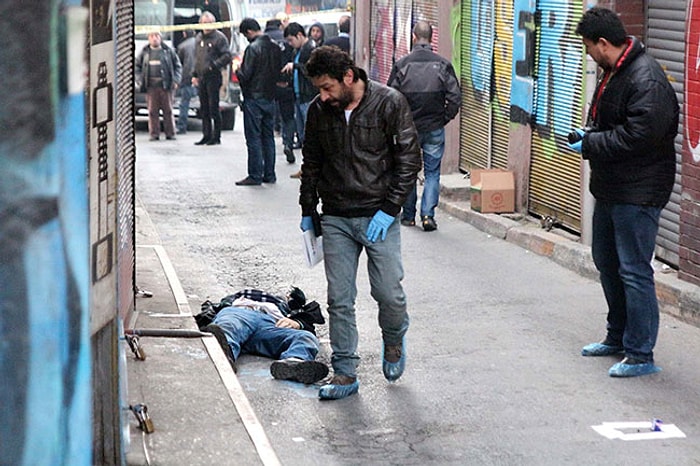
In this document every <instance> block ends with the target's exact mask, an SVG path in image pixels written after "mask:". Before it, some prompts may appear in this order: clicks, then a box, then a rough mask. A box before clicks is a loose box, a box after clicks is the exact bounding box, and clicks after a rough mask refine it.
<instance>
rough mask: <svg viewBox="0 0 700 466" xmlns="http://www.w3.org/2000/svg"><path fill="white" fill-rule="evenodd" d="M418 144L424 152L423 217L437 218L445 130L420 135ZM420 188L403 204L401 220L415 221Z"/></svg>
mask: <svg viewBox="0 0 700 466" xmlns="http://www.w3.org/2000/svg"><path fill="white" fill-rule="evenodd" d="M418 143H419V144H420V147H421V149H422V150H423V175H424V177H425V183H424V184H423V196H422V198H421V204H420V215H421V217H424V216H427V217H435V208H436V207H437V205H438V201H439V199H440V163H441V162H442V156H443V154H444V152H445V128H440V129H436V130H434V131H428V132H424V133H418ZM417 201H418V188H417V187H414V188H413V191H411V192H410V193H409V195H408V197H407V198H406V202H404V204H403V213H402V214H401V218H402V219H404V220H414V219H415V217H416V202H417Z"/></svg>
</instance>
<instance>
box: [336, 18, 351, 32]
mask: <svg viewBox="0 0 700 466" xmlns="http://www.w3.org/2000/svg"><path fill="white" fill-rule="evenodd" d="M338 31H339V32H344V33H346V34H350V16H348V15H343V16H341V17H340V19H339V20H338Z"/></svg>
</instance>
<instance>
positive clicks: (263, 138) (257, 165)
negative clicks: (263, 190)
mask: <svg viewBox="0 0 700 466" xmlns="http://www.w3.org/2000/svg"><path fill="white" fill-rule="evenodd" d="M276 107H277V104H276V103H275V101H274V100H269V99H245V102H244V104H243V131H244V133H245V142H246V145H247V146H248V176H249V177H251V178H252V179H253V180H255V181H257V182H258V183H260V182H261V181H265V182H274V181H275V180H276V179H277V177H276V175H275V133H274V129H273V126H274V123H275V108H276Z"/></svg>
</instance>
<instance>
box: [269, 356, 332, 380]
mask: <svg viewBox="0 0 700 466" xmlns="http://www.w3.org/2000/svg"><path fill="white" fill-rule="evenodd" d="M270 374H272V377H274V378H276V379H279V380H291V381H293V382H299V383H305V384H307V385H308V384H312V383H314V382H318V381H319V380H321V379H323V378H324V377H326V376H327V375H328V366H326V365H325V364H323V363H321V362H318V361H304V360H303V359H299V358H287V359H281V360H279V361H275V362H273V363H272V365H271V366H270Z"/></svg>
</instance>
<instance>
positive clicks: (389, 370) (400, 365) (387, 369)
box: [382, 336, 406, 382]
mask: <svg viewBox="0 0 700 466" xmlns="http://www.w3.org/2000/svg"><path fill="white" fill-rule="evenodd" d="M385 346H386V345H384V344H382V372H384V378H386V379H387V380H388V381H389V382H396V381H397V380H399V378H400V377H401V376H402V375H403V371H404V369H405V368H406V337H405V336H404V337H403V339H402V340H401V358H400V359H399V360H398V361H397V362H389V361H387V360H386V359H384V350H385Z"/></svg>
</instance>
